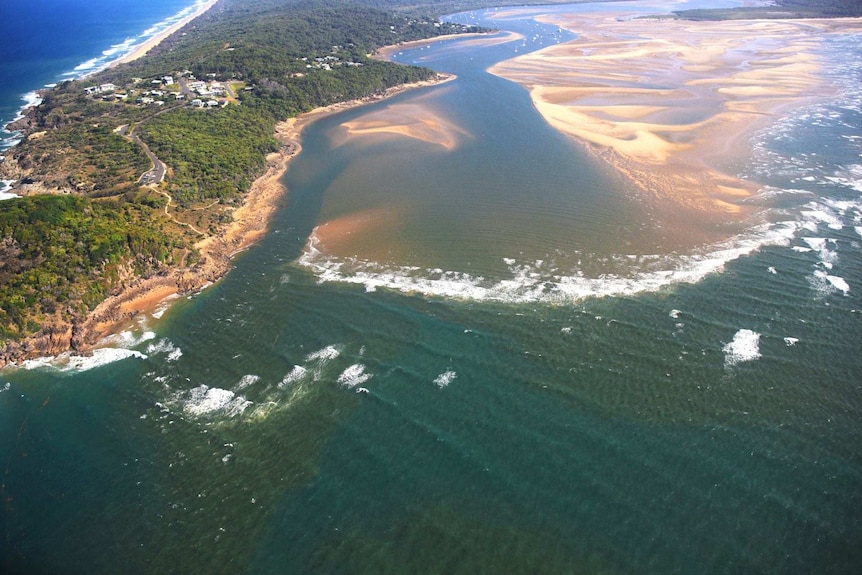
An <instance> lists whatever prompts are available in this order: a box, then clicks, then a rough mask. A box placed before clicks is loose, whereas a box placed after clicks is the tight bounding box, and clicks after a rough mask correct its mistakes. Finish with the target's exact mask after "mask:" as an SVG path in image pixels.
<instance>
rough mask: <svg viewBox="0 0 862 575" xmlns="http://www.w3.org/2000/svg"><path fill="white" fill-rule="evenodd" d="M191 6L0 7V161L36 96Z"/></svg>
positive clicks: (185, 0)
mask: <svg viewBox="0 0 862 575" xmlns="http://www.w3.org/2000/svg"><path fill="white" fill-rule="evenodd" d="M194 5H195V0H151V1H147V2H140V1H137V0H3V1H2V2H0V22H2V23H3V24H2V26H3V31H2V41H0V155H2V153H3V150H4V149H7V148H8V147H9V146H10V145H12V144H14V143H15V142H16V141H17V138H16V137H15V134H13V133H9V132H7V131H6V130H5V129H4V128H5V126H6V124H7V123H9V122H10V121H12V120H14V119H15V118H16V117H17V116H18V114H19V112H20V111H21V109H22V107H24V106H27V105H32V104H33V103H35V102H36V101H37V99H36V94H35V91H36V90H39V89H41V88H44V87H45V86H47V85H50V84H55V83H58V82H62V81H63V80H68V79H71V78H77V77H80V76H83V75H85V74H87V73H92V72H94V71H96V70H99V69H101V68H103V67H104V66H106V65H107V64H109V63H110V62H112V61H113V60H116V59H118V58H120V57H121V56H123V55H124V54H126V53H128V52H129V51H131V50H133V49H134V47H135V46H138V45H140V44H141V43H142V42H144V41H145V40H146V39H147V38H149V37H151V36H152V35H154V34H157V33H158V32H159V31H160V30H164V29H165V28H166V27H168V26H170V25H171V24H172V23H174V22H176V21H177V20H179V19H181V18H182V17H183V16H184V15H186V14H188V12H187V11H188V10H190V9H192V7H193V6H194ZM0 192H2V187H0Z"/></svg>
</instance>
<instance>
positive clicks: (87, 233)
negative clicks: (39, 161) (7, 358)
mask: <svg viewBox="0 0 862 575" xmlns="http://www.w3.org/2000/svg"><path fill="white" fill-rule="evenodd" d="M0 238H2V240H0V302H2V305H0V338H2V339H4V340H6V339H17V338H20V337H21V336H23V335H27V334H31V333H34V332H36V331H38V330H39V329H40V328H41V327H42V326H43V325H44V324H45V323H52V322H53V321H54V320H55V319H56V318H57V317H64V316H76V315H80V314H82V313H85V312H86V311H87V310H89V309H92V308H93V307H95V305H97V304H98V303H99V302H100V301H102V300H103V299H104V298H105V297H106V296H107V295H108V291H109V290H110V289H111V288H112V287H114V286H115V285H116V284H117V283H119V282H120V281H122V280H123V279H124V278H125V279H128V278H129V276H141V275H146V274H148V273H152V272H153V271H155V270H157V269H158V268H159V267H160V266H161V265H163V264H165V263H169V262H170V259H171V257H172V252H173V250H174V248H175V247H176V246H175V245H174V242H173V241H172V239H171V236H170V235H169V234H166V233H165V229H164V226H163V221H162V220H161V219H160V218H159V217H158V214H157V213H155V212H154V211H153V210H152V208H149V207H147V206H144V205H141V204H135V203H130V202H125V203H123V204H122V205H118V204H116V203H108V202H99V201H93V200H89V199H87V198H81V197H76V196H70V195H66V196H56V195H39V196H32V197H27V198H16V199H11V200H6V201H4V202H3V203H2V209H0Z"/></svg>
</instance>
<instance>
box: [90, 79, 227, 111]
mask: <svg viewBox="0 0 862 575" xmlns="http://www.w3.org/2000/svg"><path fill="white" fill-rule="evenodd" d="M209 76H210V77H209V78H208V79H207V81H203V80H198V79H197V78H195V77H194V75H192V73H191V72H190V71H188V70H186V71H185V72H182V74H181V75H180V77H179V78H177V79H175V78H174V76H171V75H167V76H162V77H161V78H157V79H153V80H150V83H149V85H150V89H148V90H147V89H144V90H141V89H140V88H141V85H146V84H144V80H143V79H142V78H132V82H133V83H134V85H135V86H137V87H138V89H129V90H128V91H127V92H121V91H119V88H118V87H117V86H115V85H114V84H101V85H98V86H90V87H88V88H85V89H84V93H85V94H87V95H88V96H92V97H97V98H100V99H102V100H105V101H113V100H129V99H130V98H132V97H134V101H135V103H137V104H140V105H142V106H163V105H164V104H165V102H166V101H167V100H170V99H173V100H185V99H187V98H188V99H190V101H189V104H190V105H191V106H193V107H195V108H215V107H218V106H222V105H224V104H226V103H227V98H226V96H227V94H228V88H227V87H226V86H225V85H224V84H223V83H221V82H218V81H216V80H215V75H214V74H210V75H209Z"/></svg>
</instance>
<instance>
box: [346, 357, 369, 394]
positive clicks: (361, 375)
mask: <svg viewBox="0 0 862 575" xmlns="http://www.w3.org/2000/svg"><path fill="white" fill-rule="evenodd" d="M365 369H366V367H365V366H364V365H362V364H361V363H354V364H353V365H351V366H350V367H348V368H347V369H345V370H344V371H343V372H341V375H339V376H338V383H340V384H341V385H343V386H345V387H349V388H351V389H353V388H355V387H357V386H359V385H361V384H363V383H365V382H366V381H368V380H369V379H371V378H372V377H374V375H373V374H370V373H365Z"/></svg>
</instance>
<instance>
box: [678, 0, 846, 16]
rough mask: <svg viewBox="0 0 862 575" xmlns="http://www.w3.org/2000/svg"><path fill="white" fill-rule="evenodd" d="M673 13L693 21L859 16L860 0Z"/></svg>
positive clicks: (801, 0)
mask: <svg viewBox="0 0 862 575" xmlns="http://www.w3.org/2000/svg"><path fill="white" fill-rule="evenodd" d="M675 14H676V15H677V16H679V17H681V18H688V19H693V20H728V19H736V20H744V19H759V18H844V17H852V16H862V0H775V2H774V4H773V5H770V6H758V7H753V6H752V7H739V8H730V9H698V10H680V11H677V12H675Z"/></svg>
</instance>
